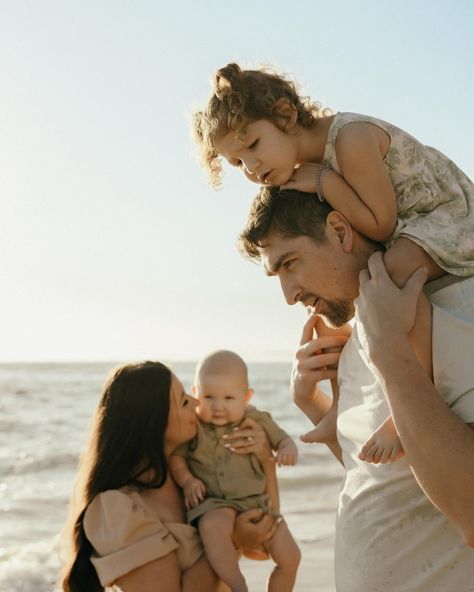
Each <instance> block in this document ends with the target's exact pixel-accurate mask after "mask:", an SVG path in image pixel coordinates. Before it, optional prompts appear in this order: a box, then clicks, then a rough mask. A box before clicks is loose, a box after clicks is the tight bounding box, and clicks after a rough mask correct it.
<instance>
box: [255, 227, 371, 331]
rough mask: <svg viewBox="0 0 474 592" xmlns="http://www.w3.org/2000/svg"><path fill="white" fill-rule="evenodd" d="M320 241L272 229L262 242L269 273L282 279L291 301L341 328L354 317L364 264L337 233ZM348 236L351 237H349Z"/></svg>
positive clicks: (287, 299)
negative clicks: (285, 235) (285, 234)
mask: <svg viewBox="0 0 474 592" xmlns="http://www.w3.org/2000/svg"><path fill="white" fill-rule="evenodd" d="M326 236H327V238H326V241H324V242H323V243H319V244H316V243H315V242H314V241H313V240H312V239H311V238H309V237H307V236H299V237H296V238H287V237H284V236H283V235H281V234H279V233H277V232H271V233H270V234H269V235H268V236H267V237H266V238H265V240H264V241H262V250H261V258H262V262H263V265H264V267H265V270H266V272H267V274H268V275H277V276H278V277H279V278H280V284H281V288H282V290H283V294H284V296H285V299H286V301H287V303H288V304H296V303H297V302H301V303H302V304H303V306H306V307H307V308H309V309H310V310H311V311H312V312H315V313H316V314H320V315H322V316H323V317H325V318H326V319H327V320H328V321H329V323H330V324H331V325H333V326H335V327H339V326H341V325H343V324H344V323H346V322H347V321H348V320H349V319H351V318H352V317H353V316H354V299H355V298H356V297H357V296H358V293H359V272H360V270H361V269H362V268H363V267H364V265H361V261H360V260H359V259H358V258H357V257H356V256H354V255H353V254H352V252H351V250H350V249H348V248H347V243H344V240H345V239H344V237H341V236H340V235H338V234H337V233H336V232H333V231H332V230H331V232H330V233H329V235H328V232H327V231H326ZM346 238H347V237H346Z"/></svg>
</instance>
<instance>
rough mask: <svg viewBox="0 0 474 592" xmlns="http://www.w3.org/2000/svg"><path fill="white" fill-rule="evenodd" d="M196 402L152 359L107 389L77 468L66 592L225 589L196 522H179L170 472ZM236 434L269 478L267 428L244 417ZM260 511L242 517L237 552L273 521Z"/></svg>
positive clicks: (266, 532)
mask: <svg viewBox="0 0 474 592" xmlns="http://www.w3.org/2000/svg"><path fill="white" fill-rule="evenodd" d="M196 404H197V403H196V401H195V399H194V398H193V397H191V396H190V395H187V394H186V393H185V392H184V389H183V386H182V384H181V382H180V381H179V380H178V378H177V377H176V376H175V375H174V374H173V373H172V372H171V371H170V370H169V368H167V367H166V366H164V365H163V364H161V363H159V362H144V363H140V364H129V365H126V366H122V367H120V368H118V369H117V370H115V371H114V372H113V373H112V375H111V377H110V378H109V379H108V381H107V382H106V384H105V385H104V388H103V391H102V396H101V399H100V402H99V406H98V408H97V412H96V414H95V418H94V422H93V426H92V431H91V438H90V442H89V446H88V448H87V451H86V453H85V455H84V456H83V458H82V459H81V466H80V469H79V474H78V480H77V485H76V488H75V495H74V496H73V500H72V502H71V518H70V523H69V526H68V527H67V530H66V532H68V537H69V540H70V547H71V553H70V560H69V563H68V565H67V567H66V568H65V571H64V576H63V581H62V586H63V590H64V592H99V591H102V590H104V588H105V587H106V586H112V585H114V586H116V587H118V588H119V589H120V590H122V591H123V592H148V591H150V592H151V591H153V592H156V591H157V590H163V591H166V592H179V591H181V590H182V591H183V592H191V591H192V592H201V591H202V592H213V591H216V592H217V591H218V590H223V588H222V587H221V585H220V583H219V581H218V580H217V577H216V575H215V573H214V572H213V571H212V569H211V567H210V566H209V563H208V562H207V559H206V557H205V555H204V554H203V550H202V547H201V543H200V540H199V537H198V534H197V531H196V529H195V528H193V527H191V526H189V525H187V524H186V521H185V508H184V503H183V497H182V493H181V491H180V489H179V488H178V487H177V485H176V484H175V483H174V481H173V480H172V478H171V477H170V475H169V472H168V459H169V457H170V455H171V453H172V452H173V450H174V449H175V448H176V447H177V446H179V445H180V444H182V443H184V442H187V441H188V440H190V439H191V438H193V437H194V435H195V433H196V417H195V408H196ZM233 438H235V439H234V440H233V448H234V449H235V452H237V453H239V452H240V453H248V452H254V453H255V454H257V455H258V457H259V459H260V461H261V462H262V464H264V466H265V470H266V471H268V472H269V475H271V473H272V472H274V463H273V461H272V460H271V451H270V448H269V445H268V443H267V441H266V437H265V433H264V431H263V430H262V429H261V428H259V427H258V426H257V425H256V424H254V423H253V422H252V421H251V420H248V423H247V424H246V425H244V424H242V426H241V430H240V431H239V433H236V434H235V435H234V436H233ZM260 518H262V516H261V512H260V511H259V510H251V511H249V512H246V513H244V514H242V515H241V518H240V519H239V520H238V521H237V523H236V527H235V530H234V537H233V538H234V543H235V546H236V549H240V548H243V547H246V548H252V547H253V548H256V549H257V548H259V547H261V545H262V543H263V542H264V541H266V540H269V539H270V538H271V537H272V536H273V534H274V533H275V531H276V528H277V527H278V524H277V523H276V522H275V520H273V519H272V518H271V517H270V516H263V518H262V519H261V520H260V521H259V522H258V523H257V524H255V523H254V521H255V520H259V519H260Z"/></svg>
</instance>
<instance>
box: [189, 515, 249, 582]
mask: <svg viewBox="0 0 474 592" xmlns="http://www.w3.org/2000/svg"><path fill="white" fill-rule="evenodd" d="M236 514H237V512H236V511H235V510H234V509H233V508H219V509H216V510H210V511H209V512H206V514H204V515H203V516H201V518H200V519H199V534H200V535H201V539H202V543H203V545H204V549H205V551H206V555H207V559H208V560H209V563H210V564H211V566H212V568H213V570H214V571H215V572H216V574H217V576H218V577H219V578H220V579H221V580H222V581H223V582H225V583H226V584H227V585H228V586H229V588H230V589H231V591H232V592H248V588H247V584H246V583H245V579H244V576H243V575H242V572H241V571H240V569H239V561H238V558H237V551H236V550H235V548H234V544H233V543H232V531H233V530H234V521H235V516H236Z"/></svg>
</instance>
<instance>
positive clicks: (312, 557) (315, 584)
mask: <svg viewBox="0 0 474 592" xmlns="http://www.w3.org/2000/svg"><path fill="white" fill-rule="evenodd" d="M299 547H300V550H301V554H302V555H301V564H300V567H299V570H298V576H297V579H296V585H295V592H334V591H335V586H334V561H333V549H334V537H333V536H331V537H328V538H327V539H323V540H321V541H313V542H312V543H301V542H299ZM240 564H241V569H242V572H243V574H244V575H245V578H246V580H247V584H248V586H249V590H251V591H255V592H259V591H261V590H265V589H266V588H265V582H266V580H267V578H268V575H269V574H270V572H271V570H272V565H271V561H270V560H269V561H249V560H248V559H242V560H241V562H240Z"/></svg>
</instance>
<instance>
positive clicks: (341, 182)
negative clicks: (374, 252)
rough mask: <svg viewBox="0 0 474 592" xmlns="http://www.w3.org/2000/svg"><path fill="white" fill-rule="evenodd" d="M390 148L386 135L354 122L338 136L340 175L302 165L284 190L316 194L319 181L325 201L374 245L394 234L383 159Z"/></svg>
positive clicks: (394, 208) (389, 186) (393, 205)
mask: <svg viewBox="0 0 474 592" xmlns="http://www.w3.org/2000/svg"><path fill="white" fill-rule="evenodd" d="M389 147H390V144H389V139H388V136H387V134H386V133H385V132H384V131H383V130H381V129H380V128H377V127H376V126H374V125H372V124H369V123H362V122H354V123H350V124H348V125H345V126H344V127H343V128H342V129H341V130H340V132H339V134H338V137H337V143H336V153H337V161H338V165H339V169H340V171H341V175H342V176H341V175H339V174H338V173H336V172H334V171H330V170H327V171H326V172H324V173H323V174H322V175H321V176H319V175H320V171H321V168H322V167H321V165H320V164H302V165H301V166H300V167H299V168H298V169H295V172H294V175H293V177H292V179H291V180H290V181H289V182H288V183H287V184H286V185H284V186H283V189H298V190H299V191H307V192H310V193H315V192H316V190H317V189H316V187H317V183H316V179H317V178H318V176H319V178H320V181H321V186H322V189H323V193H324V197H325V199H326V200H327V201H328V203H330V204H331V206H332V207H333V208H334V209H335V210H338V211H339V212H341V213H342V214H344V216H345V217H346V218H347V219H348V220H349V222H350V223H351V224H352V226H354V228H356V229H357V230H358V231H359V232H361V233H362V234H364V235H365V236H367V237H368V238H371V239H372V240H376V241H385V240H387V239H388V238H389V237H390V236H391V235H392V233H393V231H394V230H395V226H396V222H397V202H396V197H395V191H394V189H393V185H392V182H391V180H390V177H389V176H388V174H387V171H386V169H385V163H384V157H385V154H386V152H387V150H388V148H389Z"/></svg>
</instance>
